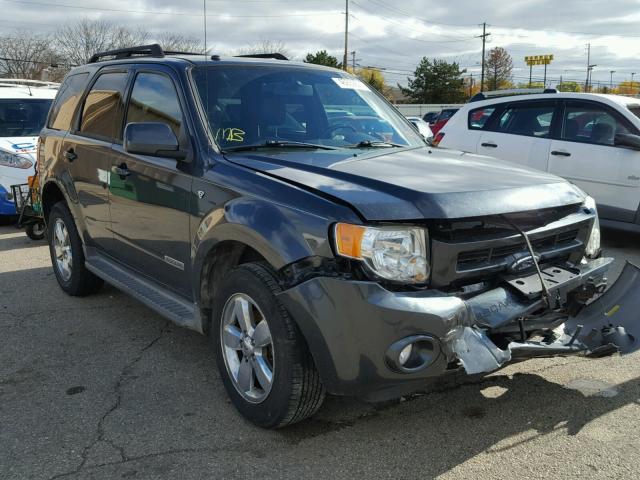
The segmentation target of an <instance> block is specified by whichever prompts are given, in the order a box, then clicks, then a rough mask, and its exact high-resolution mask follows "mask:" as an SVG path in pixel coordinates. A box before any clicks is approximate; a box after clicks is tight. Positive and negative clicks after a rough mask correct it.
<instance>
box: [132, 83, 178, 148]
mask: <svg viewBox="0 0 640 480" xmlns="http://www.w3.org/2000/svg"><path fill="white" fill-rule="evenodd" d="M131 122H160V123H165V124H167V125H169V127H171V130H173V133H175V135H176V137H178V138H181V135H182V126H183V116H182V109H181V108H180V102H179V100H178V94H177V92H176V89H175V87H174V86H173V82H172V81H171V79H170V78H169V77H167V76H165V75H160V74H157V73H140V74H139V75H138V76H137V77H136V81H135V83H134V86H133V91H132V92H131V99H130V100H129V108H128V110H127V123H131Z"/></svg>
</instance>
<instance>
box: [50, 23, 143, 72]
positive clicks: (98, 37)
mask: <svg viewBox="0 0 640 480" xmlns="http://www.w3.org/2000/svg"><path fill="white" fill-rule="evenodd" d="M148 39H149V33H148V32H147V31H146V30H144V29H143V28H138V29H135V30H134V29H130V28H127V27H122V26H117V25H115V24H114V23H112V22H108V21H105V20H90V19H88V18H83V19H81V20H79V21H78V22H76V23H74V24H70V25H66V26H64V27H62V28H60V29H59V30H58V31H57V32H56V34H55V45H56V47H57V50H58V51H59V52H60V55H61V56H62V57H63V58H65V59H66V61H67V62H68V63H72V64H75V65H82V64H84V63H87V61H89V58H91V55H93V54H94V53H96V52H104V51H106V50H113V49H116V48H125V47H132V46H135V45H141V44H143V43H145V42H146V41H148Z"/></svg>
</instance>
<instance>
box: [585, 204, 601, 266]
mask: <svg viewBox="0 0 640 480" xmlns="http://www.w3.org/2000/svg"><path fill="white" fill-rule="evenodd" d="M584 207H585V208H588V209H589V210H591V211H593V213H595V215H596V218H595V220H594V222H593V228H592V229H591V235H590V236H589V241H588V242H587V249H586V251H585V255H586V256H587V257H589V258H595V257H597V256H598V254H599V253H600V220H599V219H598V208H597V207H596V201H595V200H594V199H593V198H592V197H589V196H587V198H586V199H585V201H584Z"/></svg>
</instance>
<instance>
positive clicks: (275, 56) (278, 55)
mask: <svg viewBox="0 0 640 480" xmlns="http://www.w3.org/2000/svg"><path fill="white" fill-rule="evenodd" d="M236 57H239V58H273V59H275V60H289V59H288V58H287V57H285V56H284V55H283V54H281V53H251V54H249V55H236Z"/></svg>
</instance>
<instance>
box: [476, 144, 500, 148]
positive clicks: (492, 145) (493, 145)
mask: <svg viewBox="0 0 640 480" xmlns="http://www.w3.org/2000/svg"><path fill="white" fill-rule="evenodd" d="M480 145H482V146H483V147H487V148H497V147H498V145H496V144H495V143H481V144H480Z"/></svg>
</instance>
